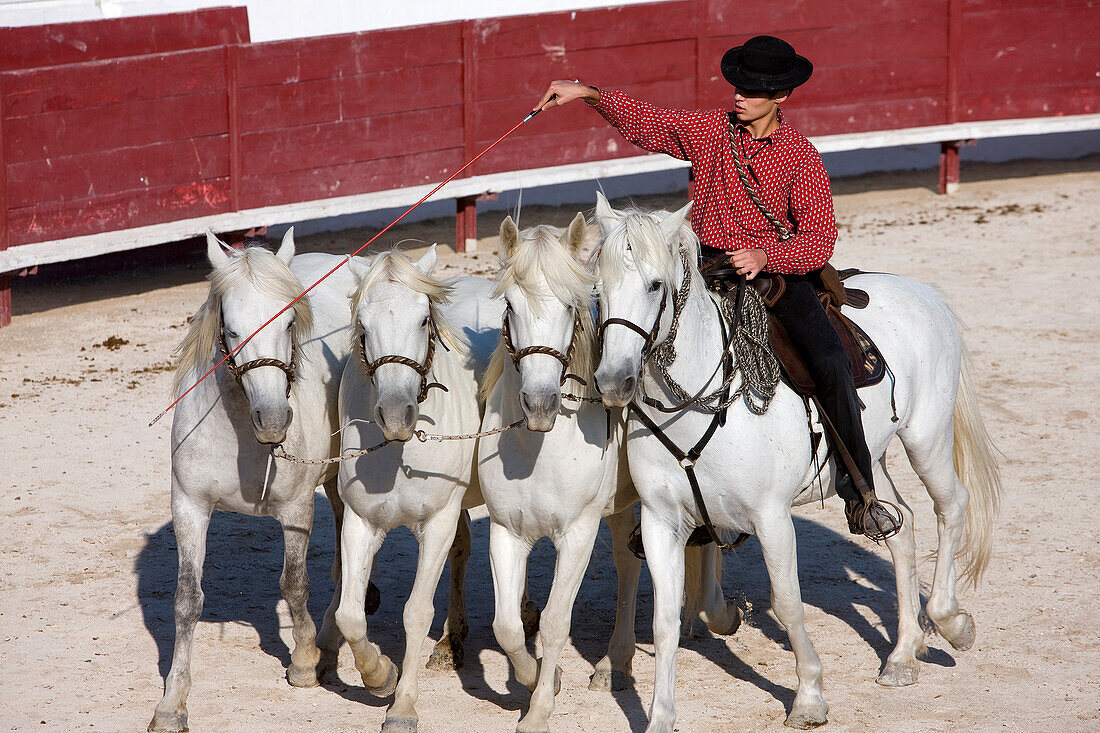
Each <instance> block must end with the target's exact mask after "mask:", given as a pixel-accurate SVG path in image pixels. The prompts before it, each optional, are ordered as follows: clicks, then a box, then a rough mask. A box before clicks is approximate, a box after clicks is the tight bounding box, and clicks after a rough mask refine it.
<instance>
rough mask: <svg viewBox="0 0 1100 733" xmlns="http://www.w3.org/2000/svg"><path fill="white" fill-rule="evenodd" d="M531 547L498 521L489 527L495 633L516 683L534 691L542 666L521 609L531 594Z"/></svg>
mask: <svg viewBox="0 0 1100 733" xmlns="http://www.w3.org/2000/svg"><path fill="white" fill-rule="evenodd" d="M530 552H531V547H530V545H528V544H527V543H526V542H524V541H523V540H521V539H520V538H519V537H516V536H515V535H514V534H512V533H511V532H510V531H509V530H508V529H507V528H506V527H504V526H502V525H499V524H496V523H495V522H494V523H493V524H492V526H490V528H489V567H490V568H491V569H492V572H493V588H494V590H495V596H496V610H495V615H494V616H493V634H494V635H495V636H496V638H497V643H498V644H500V647H501V649H503V650H504V653H505V654H507V655H508V659H509V660H510V661H511V663H512V669H513V671H514V672H515V675H516V680H517V681H518V682H519V683H520V684H521V685H523V686H524V687H526V688H527V689H529V690H530V689H533V688H534V686H535V683H536V682H537V681H538V664H537V662H536V661H535V658H534V657H532V656H531V654H530V653H529V652H528V651H527V636H526V634H525V632H524V622H523V618H522V615H521V610H520V606H521V603H522V599H523V598H524V596H526V593H527V555H528V553H530Z"/></svg>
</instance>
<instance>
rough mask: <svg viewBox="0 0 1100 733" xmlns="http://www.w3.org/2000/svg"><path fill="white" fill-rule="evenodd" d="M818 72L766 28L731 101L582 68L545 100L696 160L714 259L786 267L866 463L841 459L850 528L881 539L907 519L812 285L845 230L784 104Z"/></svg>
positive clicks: (734, 61)
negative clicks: (593, 114)
mask: <svg viewBox="0 0 1100 733" xmlns="http://www.w3.org/2000/svg"><path fill="white" fill-rule="evenodd" d="M812 72H813V65H812V64H811V63H810V62H809V61H808V60H807V59H806V58H804V57H802V56H799V55H797V54H796V53H795V52H794V49H793V48H792V47H791V46H790V44H788V43H786V42H785V41H782V40H780V39H778V38H774V37H771V36H757V37H755V38H752V39H749V40H748V41H747V42H746V43H745V44H744V45H743V46H738V47H736V48H731V49H729V50H728V51H726V53H725V55H724V56H723V57H722V76H724V77H725V79H726V81H728V82H729V83H730V84H731V85H733V87H734V94H733V109H732V110H730V111H728V112H727V111H724V110H673V109H664V108H661V107H655V106H653V105H651V104H648V103H646V102H642V101H639V100H636V99H632V98H631V97H629V96H627V95H626V94H624V93H623V92H621V91H615V90H609V89H599V88H597V87H594V86H589V85H586V84H582V83H580V82H579V81H578V80H575V79H574V80H572V81H555V82H553V83H551V84H550V87H549V88H548V89H547V90H546V94H544V95H543V98H542V101H541V102H540V104H539V106H538V109H546V108H549V107H557V106H561V105H564V104H568V103H569V102H571V101H573V100H574V99H583V100H585V102H587V103H588V104H589V105H591V106H592V107H593V108H595V109H596V111H597V112H599V113H600V114H601V115H602V116H603V117H604V119H606V120H607V121H608V122H609V123H611V125H613V126H614V127H615V128H617V129H618V130H619V132H621V133H622V135H623V137H625V138H626V139H627V140H629V141H630V142H631V143H633V144H635V145H637V146H638V147H640V148H644V149H645V150H651V151H654V152H658V153H665V154H667V155H671V156H673V157H675V158H680V159H681V160H688V161H690V162H691V166H692V172H693V174H694V180H695V185H694V190H693V192H692V201H693V206H692V208H691V225H692V228H693V229H694V231H695V233H696V234H697V235H698V236H699V239H700V242H701V254H702V256H704V257H706V258H709V259H710V260H711V262H710V263H709V266H710V267H714V266H716V265H718V264H721V265H722V266H724V267H727V268H729V267H732V268H735V270H736V272H737V273H738V274H740V275H744V276H745V278H746V279H747V280H752V279H753V278H756V277H757V276H758V275H760V274H761V273H765V274H769V273H778V274H781V275H782V276H783V278H784V279H785V281H786V289H785V291H784V293H783V295H782V296H781V297H780V298H779V299H778V301H776V302H775V303H774V305H772V311H773V313H774V314H775V315H776V316H777V317H778V320H779V321H780V322H781V323H782V324H783V326H784V327H785V328H786V330H787V331H788V332H789V333H790V336H791V338H792V340H793V341H794V343H795V345H796V346H797V348H798V349H799V351H800V352H801V355H802V357H803V359H804V360H805V362H806V366H807V368H808V370H809V372H810V375H811V377H812V378H813V380H814V382H815V384H816V386H817V398H818V402H819V404H820V406H821V408H822V411H823V412H824V413H825V417H826V418H828V420H829V421H831V423H832V426H833V427H834V428H835V433H836V435H837V436H838V438H839V440H840V442H841V443H842V444H843V447H844V448H846V449H847V451H848V453H849V454H850V455H851V457H852V459H854V465H855V467H856V468H857V469H858V471H856V472H855V473H856V475H854V476H853V475H852V474H853V472H852V471H850V470H849V469H848V468H847V467H846V466H845V463H846V461H837V480H836V493H837V494H839V495H840V497H841V498H842V499H843V500H844V511H845V515H846V517H847V519H848V528H849V530H850V531H851V532H852V533H853V534H865V535H867V536H870V537H873V538H876V539H881V538H883V537H888V536H891V535H893V534H896V533H897V532H898V531H899V530H900V529H901V519H900V515H897V516H895V515H892V514H891V512H890V511H888V510H887V509H886V508H885V507H884V506H883V505H882V503H881V502H879V501H878V499H877V498H876V497H875V493H874V486H873V484H872V480H873V479H872V477H871V455H870V452H869V451H868V449H867V440H866V438H865V437H864V433H863V420H862V417H861V414H860V401H859V398H858V397H857V396H856V388H855V383H854V380H853V377H852V372H851V368H850V367H849V363H848V358H847V356H846V355H845V352H844V348H843V346H842V345H841V343H840V340H839V338H838V337H837V334H836V332H835V331H834V330H833V327H832V325H831V324H830V322H829V320H828V317H827V316H826V313H825V310H824V308H823V307H822V305H821V302H820V300H819V299H818V297H817V295H816V293H815V288H814V284H815V282H817V281H818V280H819V277H820V275H819V273H820V272H821V269H822V268H823V267H824V266H825V264H826V263H827V262H828V260H829V257H830V256H831V255H832V253H833V247H834V245H835V244H836V238H837V229H836V218H835V216H834V214H833V202H832V195H831V193H830V191H829V176H828V173H826V171H825V166H824V165H823V164H822V162H821V156H820V154H819V153H818V152H817V150H816V149H815V148H814V146H813V145H812V144H811V143H810V141H809V140H807V139H806V137H805V136H803V135H802V134H801V133H800V132H798V131H797V130H795V129H794V128H793V127H791V126H790V125H789V124H788V123H787V122H786V121H785V120H784V119H783V113H782V112H781V110H780V108H779V105H780V104H782V103H783V102H784V101H785V100H786V99H787V98H788V97H789V96H790V94H791V91H792V90H793V89H794V88H795V87H798V86H799V85H801V84H803V83H805V82H806V81H807V80H808V79H809V78H810V74H811V73H812ZM746 172H747V175H746V174H745V173H746ZM772 212H774V213H772Z"/></svg>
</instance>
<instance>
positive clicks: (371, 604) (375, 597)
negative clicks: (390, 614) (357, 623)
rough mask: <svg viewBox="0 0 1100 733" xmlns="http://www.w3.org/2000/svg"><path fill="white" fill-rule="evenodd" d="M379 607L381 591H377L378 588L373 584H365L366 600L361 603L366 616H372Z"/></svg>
mask: <svg viewBox="0 0 1100 733" xmlns="http://www.w3.org/2000/svg"><path fill="white" fill-rule="evenodd" d="M381 605H382V591H380V590H378V586H377V585H375V584H374V583H367V598H366V600H365V601H364V603H363V608H364V610H366V612H367V615H368V616H373V615H374V614H375V613H376V612H377V611H378V607H379V606H381Z"/></svg>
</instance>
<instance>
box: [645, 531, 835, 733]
mask: <svg viewBox="0 0 1100 733" xmlns="http://www.w3.org/2000/svg"><path fill="white" fill-rule="evenodd" d="M756 536H757V537H758V538H759V539H760V547H761V549H762V550H763V552H764V564H765V565H766V566H767V568H768V577H769V579H770V580H771V591H772V594H771V598H772V610H773V611H774V612H775V615H776V618H778V619H779V623H781V624H783V628H784V629H786V630H787V636H788V638H789V639H790V642H791V648H792V649H793V650H794V663H795V672H796V673H797V675H798V692H796V693H795V696H794V705H793V706H792V708H791V713H790V715H788V716H787V719H786V720H785V721H783V724H784V725H787V726H789V727H791V728H816V727H817V726H819V725H824V724H825V723H826V722H827V720H826V714H827V713H828V711H829V705H828V703H826V702H825V698H824V696H823V695H822V689H821V659H820V658H818V656H817V651H816V650H815V649H814V645H813V643H812V642H811V641H810V637H809V635H808V634H807V633H806V627H805V625H804V623H803V619H804V610H803V608H802V593H801V590H800V588H799V586H798V556H797V554H796V552H795V538H794V524H793V523H792V522H791V515H790V512H789V511H777V512H775V515H774V516H769V517H765V518H762V519H760V520H758V521H757V522H756ZM646 554H647V556H648V552H647V553H646Z"/></svg>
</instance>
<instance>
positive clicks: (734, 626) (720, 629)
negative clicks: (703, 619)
mask: <svg viewBox="0 0 1100 733" xmlns="http://www.w3.org/2000/svg"><path fill="white" fill-rule="evenodd" d="M707 628H708V629H709V630H710V632H711V633H712V634H718V635H719V636H732V635H733V634H734V633H736V632H737V630H738V629H739V628H741V609H740V608H738V607H737V606H736V605H735V604H733V603H728V604H726V613H725V617H724V618H721V619H715V620H714V621H711V620H710V619H709V618H708V619H707Z"/></svg>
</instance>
